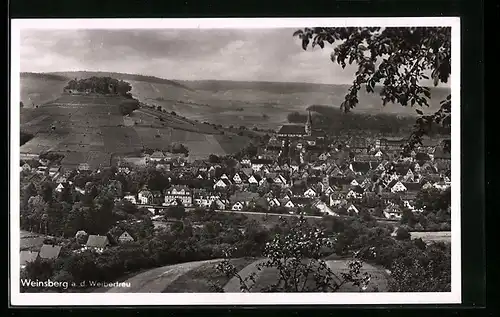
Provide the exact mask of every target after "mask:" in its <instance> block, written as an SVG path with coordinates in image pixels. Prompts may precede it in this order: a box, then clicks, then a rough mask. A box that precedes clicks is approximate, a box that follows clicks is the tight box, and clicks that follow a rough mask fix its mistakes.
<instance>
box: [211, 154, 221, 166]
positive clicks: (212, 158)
mask: <svg viewBox="0 0 500 317" xmlns="http://www.w3.org/2000/svg"><path fill="white" fill-rule="evenodd" d="M208 161H209V162H210V163H213V164H217V163H220V158H219V157H218V156H217V155H215V154H210V155H209V156H208Z"/></svg>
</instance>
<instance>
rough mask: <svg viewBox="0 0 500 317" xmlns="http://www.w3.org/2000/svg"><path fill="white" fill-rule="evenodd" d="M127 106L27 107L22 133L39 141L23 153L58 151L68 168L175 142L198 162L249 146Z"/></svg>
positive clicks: (94, 101) (115, 100)
mask: <svg viewBox="0 0 500 317" xmlns="http://www.w3.org/2000/svg"><path fill="white" fill-rule="evenodd" d="M128 102H131V100H130V99H126V98H123V97H120V96H111V95H108V96H105V95H69V94H63V95H60V96H59V97H58V98H57V99H55V100H53V101H51V102H49V103H46V104H43V105H41V106H39V107H38V108H31V109H30V108H23V109H21V116H20V119H21V126H20V130H21V131H22V132H24V133H29V134H32V135H34V138H33V139H31V140H29V141H28V142H26V143H25V144H23V145H22V146H21V148H20V151H21V153H34V154H39V153H41V152H44V151H54V152H59V153H62V154H63V155H64V159H63V160H62V164H63V165H64V166H67V167H74V166H76V165H78V164H79V163H83V162H87V163H89V165H90V166H91V167H92V168H97V167H98V166H109V165H110V164H111V160H112V158H113V156H116V155H118V156H120V157H122V156H134V157H137V156H139V155H140V153H141V152H142V151H143V150H144V149H146V148H149V149H160V150H164V151H167V150H168V149H169V148H170V146H171V145H172V144H174V143H182V144H184V145H185V146H186V147H187V148H188V149H189V151H190V156H189V157H190V158H192V159H198V158H206V157H208V155H209V154H212V153H213V154H217V155H224V154H225V153H226V152H227V151H226V150H227V149H228V148H229V149H234V148H236V150H239V149H240V148H241V147H243V146H245V145H246V144H247V142H248V138H246V137H240V136H237V135H233V134H231V133H226V134H224V135H221V132H220V131H218V130H216V129H215V128H214V127H212V126H209V125H205V124H202V123H197V122H194V121H191V120H188V119H184V118H181V117H179V116H176V115H172V114H168V113H164V112H159V111H156V110H153V109H148V108H141V109H138V110H136V111H134V112H133V113H132V114H131V115H129V116H123V114H122V113H121V111H120V107H121V106H122V105H123V104H124V103H128ZM136 102H137V101H136ZM235 144H237V145H238V146H234V145H235Z"/></svg>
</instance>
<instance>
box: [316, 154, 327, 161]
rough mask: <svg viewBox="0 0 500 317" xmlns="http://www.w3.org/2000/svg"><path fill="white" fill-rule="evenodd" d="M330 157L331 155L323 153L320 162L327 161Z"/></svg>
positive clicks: (319, 158)
mask: <svg viewBox="0 0 500 317" xmlns="http://www.w3.org/2000/svg"><path fill="white" fill-rule="evenodd" d="M329 157H330V153H328V152H324V153H321V154H320V155H319V157H318V160H320V161H326V160H327V159H328V158H329Z"/></svg>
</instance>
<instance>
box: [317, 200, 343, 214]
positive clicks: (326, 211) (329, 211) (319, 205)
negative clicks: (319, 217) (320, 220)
mask: <svg viewBox="0 0 500 317" xmlns="http://www.w3.org/2000/svg"><path fill="white" fill-rule="evenodd" d="M314 207H316V208H317V209H318V210H319V211H320V212H322V213H324V214H326V215H329V216H335V217H338V216H339V215H338V214H337V213H336V212H334V211H333V210H332V209H331V208H330V207H328V205H327V204H325V203H324V202H322V201H321V200H318V201H317V202H316V203H315V204H314Z"/></svg>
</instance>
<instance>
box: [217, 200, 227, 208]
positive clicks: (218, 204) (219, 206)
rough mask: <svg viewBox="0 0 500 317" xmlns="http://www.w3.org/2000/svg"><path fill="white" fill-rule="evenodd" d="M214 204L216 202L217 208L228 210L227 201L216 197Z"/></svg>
mask: <svg viewBox="0 0 500 317" xmlns="http://www.w3.org/2000/svg"><path fill="white" fill-rule="evenodd" d="M214 204H215V208H216V209H217V210H226V203H225V202H224V201H222V200H220V199H216V200H215V201H214Z"/></svg>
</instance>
